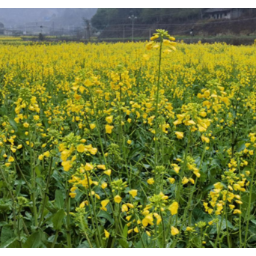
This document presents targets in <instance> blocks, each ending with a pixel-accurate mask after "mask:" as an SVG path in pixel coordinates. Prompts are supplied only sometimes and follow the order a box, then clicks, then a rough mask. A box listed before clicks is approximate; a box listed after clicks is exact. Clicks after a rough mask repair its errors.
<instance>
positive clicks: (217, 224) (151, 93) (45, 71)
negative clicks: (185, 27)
mask: <svg viewBox="0 0 256 256" xmlns="http://www.w3.org/2000/svg"><path fill="white" fill-rule="evenodd" d="M0 56H1V58H0V247H2V248H10V247H16V248H17V247H18V248H22V247H23V248H31V247H36V248H46V247H47V248H51V247H52V248H70V247H72V248H77V247H79V248H117V247H119V248H176V247H178V248H231V247H236V248H238V247H243V248H248V247H250V248H254V247H255V245H256V218H255V211H256V187H255V167H256V153H255V150H256V114H255V111H256V91H255V89H256V47H255V45H252V46H231V45H225V44H212V45H207V44H201V43H200V42H199V43H198V44H194V45H186V44H184V43H182V42H179V43H177V44H176V43H175V38H173V37H170V36H169V35H168V33H167V32H166V31H162V30H158V31H157V33H156V34H155V35H154V36H153V37H152V38H151V41H150V42H139V43H116V44H107V43H100V44H86V45H85V44H83V43H61V44H56V45H43V44H40V45H22V44H20V45H0Z"/></svg>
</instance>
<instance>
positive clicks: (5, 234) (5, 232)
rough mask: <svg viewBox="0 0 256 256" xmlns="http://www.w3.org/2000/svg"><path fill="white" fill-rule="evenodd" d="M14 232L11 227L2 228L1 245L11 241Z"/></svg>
mask: <svg viewBox="0 0 256 256" xmlns="http://www.w3.org/2000/svg"><path fill="white" fill-rule="evenodd" d="M13 237H14V232H13V227H12V226H9V225H8V226H3V228H2V232H1V244H3V243H5V242H6V241H8V240H10V239H13Z"/></svg>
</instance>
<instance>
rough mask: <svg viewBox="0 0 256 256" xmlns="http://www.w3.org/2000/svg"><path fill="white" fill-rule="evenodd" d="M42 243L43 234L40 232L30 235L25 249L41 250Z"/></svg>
mask: <svg viewBox="0 0 256 256" xmlns="http://www.w3.org/2000/svg"><path fill="white" fill-rule="evenodd" d="M41 243H42V232H41V231H40V230H39V231H37V232H35V233H33V234H32V235H30V236H29V237H28V239H27V241H26V242H25V244H24V246H23V248H39V247H40V245H41Z"/></svg>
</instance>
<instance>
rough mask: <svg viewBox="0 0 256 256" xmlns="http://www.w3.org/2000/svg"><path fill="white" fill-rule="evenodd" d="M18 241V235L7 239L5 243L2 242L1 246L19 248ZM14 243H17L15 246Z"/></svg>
mask: <svg viewBox="0 0 256 256" xmlns="http://www.w3.org/2000/svg"><path fill="white" fill-rule="evenodd" d="M15 242H16V243H15ZM17 242H18V241H17V238H16V237H14V238H11V239H9V240H7V241H5V243H1V246H0V248H17ZM13 245H15V246H13Z"/></svg>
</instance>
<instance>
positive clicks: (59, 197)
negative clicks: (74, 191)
mask: <svg viewBox="0 0 256 256" xmlns="http://www.w3.org/2000/svg"><path fill="white" fill-rule="evenodd" d="M55 205H56V206H57V208H59V209H62V208H63V207H64V197H63V193H62V192H61V190H56V191H55Z"/></svg>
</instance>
